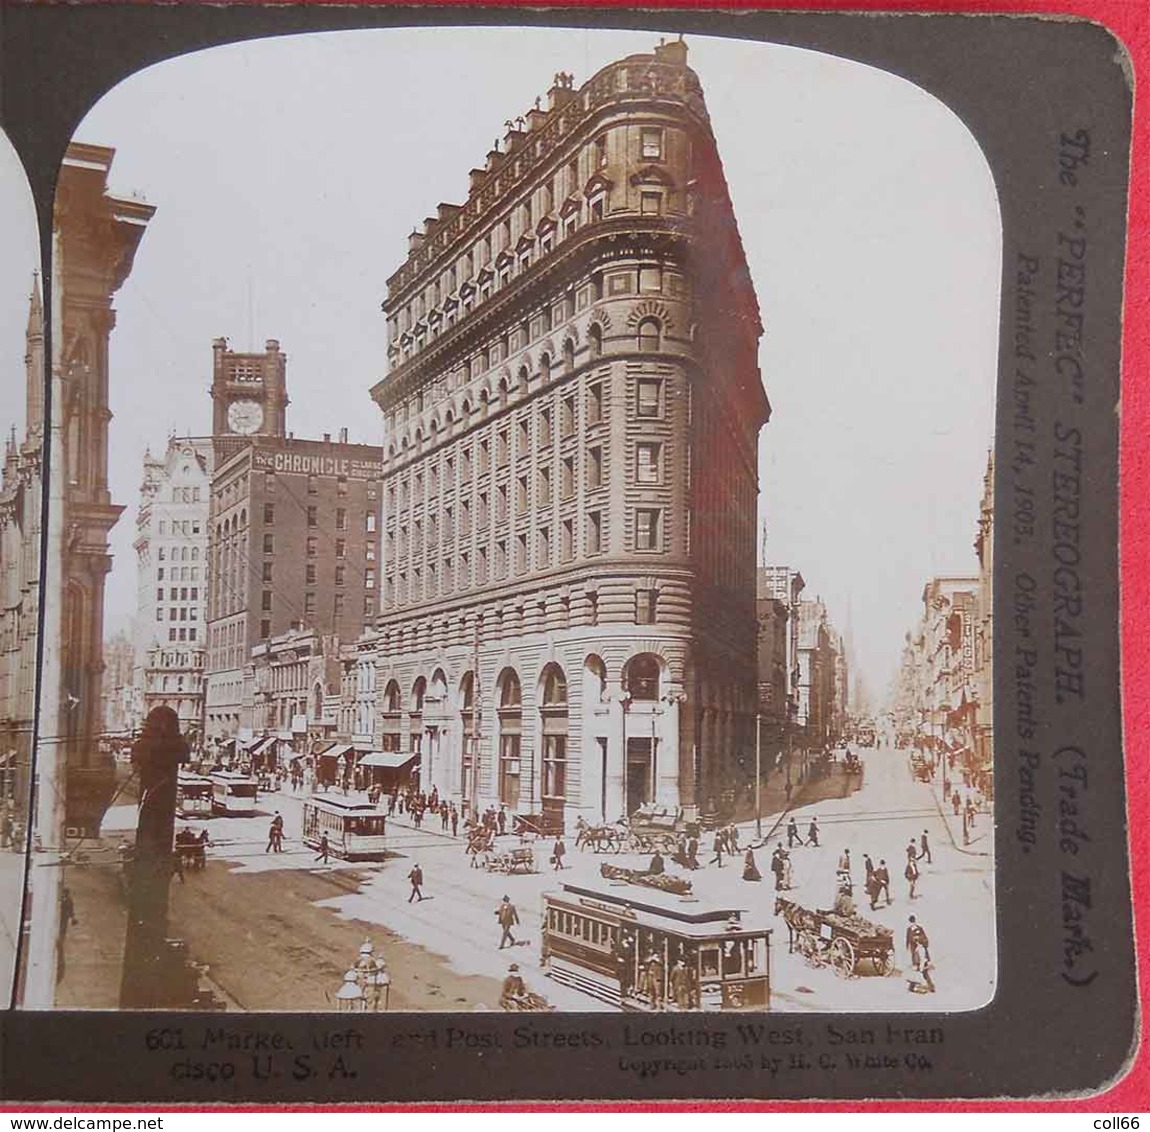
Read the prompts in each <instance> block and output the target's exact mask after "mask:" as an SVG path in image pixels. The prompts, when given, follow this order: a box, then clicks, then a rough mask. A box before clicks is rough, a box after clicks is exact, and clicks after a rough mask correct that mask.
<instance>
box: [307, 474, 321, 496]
mask: <svg viewBox="0 0 1150 1132" xmlns="http://www.w3.org/2000/svg"><path fill="white" fill-rule="evenodd" d="M317 491H319V484H318V482H317V481H316V478H315V476H308V477H307V493H308V495H315V494H316V492H317Z"/></svg>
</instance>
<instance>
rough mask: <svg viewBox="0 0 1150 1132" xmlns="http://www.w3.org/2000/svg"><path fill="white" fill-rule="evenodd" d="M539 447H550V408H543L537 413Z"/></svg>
mask: <svg viewBox="0 0 1150 1132" xmlns="http://www.w3.org/2000/svg"><path fill="white" fill-rule="evenodd" d="M539 447H540V448H550V447H551V410H550V409H544V410H543V411H542V412H541V413H540V414H539Z"/></svg>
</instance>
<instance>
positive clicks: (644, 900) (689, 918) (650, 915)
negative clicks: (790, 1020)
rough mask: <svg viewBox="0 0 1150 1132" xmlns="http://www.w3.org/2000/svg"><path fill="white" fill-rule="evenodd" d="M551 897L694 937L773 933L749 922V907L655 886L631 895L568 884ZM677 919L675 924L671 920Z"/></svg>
mask: <svg viewBox="0 0 1150 1132" xmlns="http://www.w3.org/2000/svg"><path fill="white" fill-rule="evenodd" d="M544 896H545V897H547V899H549V900H565V901H569V902H570V903H571V904H573V905H574V906H575V907H577V908H584V909H593V908H594V907H595V905H599V906H600V910H601V911H606V912H612V913H614V914H615V915H622V916H625V917H627V918H628V919H633V920H634V921H635V922H636V923H637V924H640V925H642V926H647V927H661V928H663V929H664V930H670V931H675V932H678V933H679V934H682V935H691V936H720V935H722V936H725V935H728V934H730V935H731V936H734V935H739V934H747V933H751V932H753V933H754V934H756V935H761V934H764V933H765V934H770V929H769V928H762V927H757V926H752V925H750V924H745V923H743V922H742V915H743V913H745V912H746V909H745V908H723V907H716V906H714V905H711V906H706V905H702V906H700V905H698V904H694V903H692V902H689V901H684V900H683V898H682V897H679V896H674V895H672V894H671V893H665V892H659V891H658V890H657V889H651V890H650V891H649V892H643V893H642V894H638V895H636V894H635V892H634V889H633V888H631V890H630V892H629V893H628V894H627V895H623V894H622V893H620V892H605V891H603V890H602V889H594V888H585V887H583V886H582V885H577V884H564V885H563V891H562V893H551V892H548V893H544ZM668 921H673V923H668Z"/></svg>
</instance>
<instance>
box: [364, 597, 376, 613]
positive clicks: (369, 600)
mask: <svg viewBox="0 0 1150 1132" xmlns="http://www.w3.org/2000/svg"><path fill="white" fill-rule="evenodd" d="M374 613H375V598H373V597H365V598H364V599H363V615H364V617H371V616H372V615H373V614H374Z"/></svg>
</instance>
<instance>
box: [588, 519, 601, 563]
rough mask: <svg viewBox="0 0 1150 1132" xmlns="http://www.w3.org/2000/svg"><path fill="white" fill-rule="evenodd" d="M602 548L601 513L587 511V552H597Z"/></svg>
mask: <svg viewBox="0 0 1150 1132" xmlns="http://www.w3.org/2000/svg"><path fill="white" fill-rule="evenodd" d="M602 549H603V513H602V512H601V511H588V512H587V553H588V554H598V553H599V552H600V551H601V550H602Z"/></svg>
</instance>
